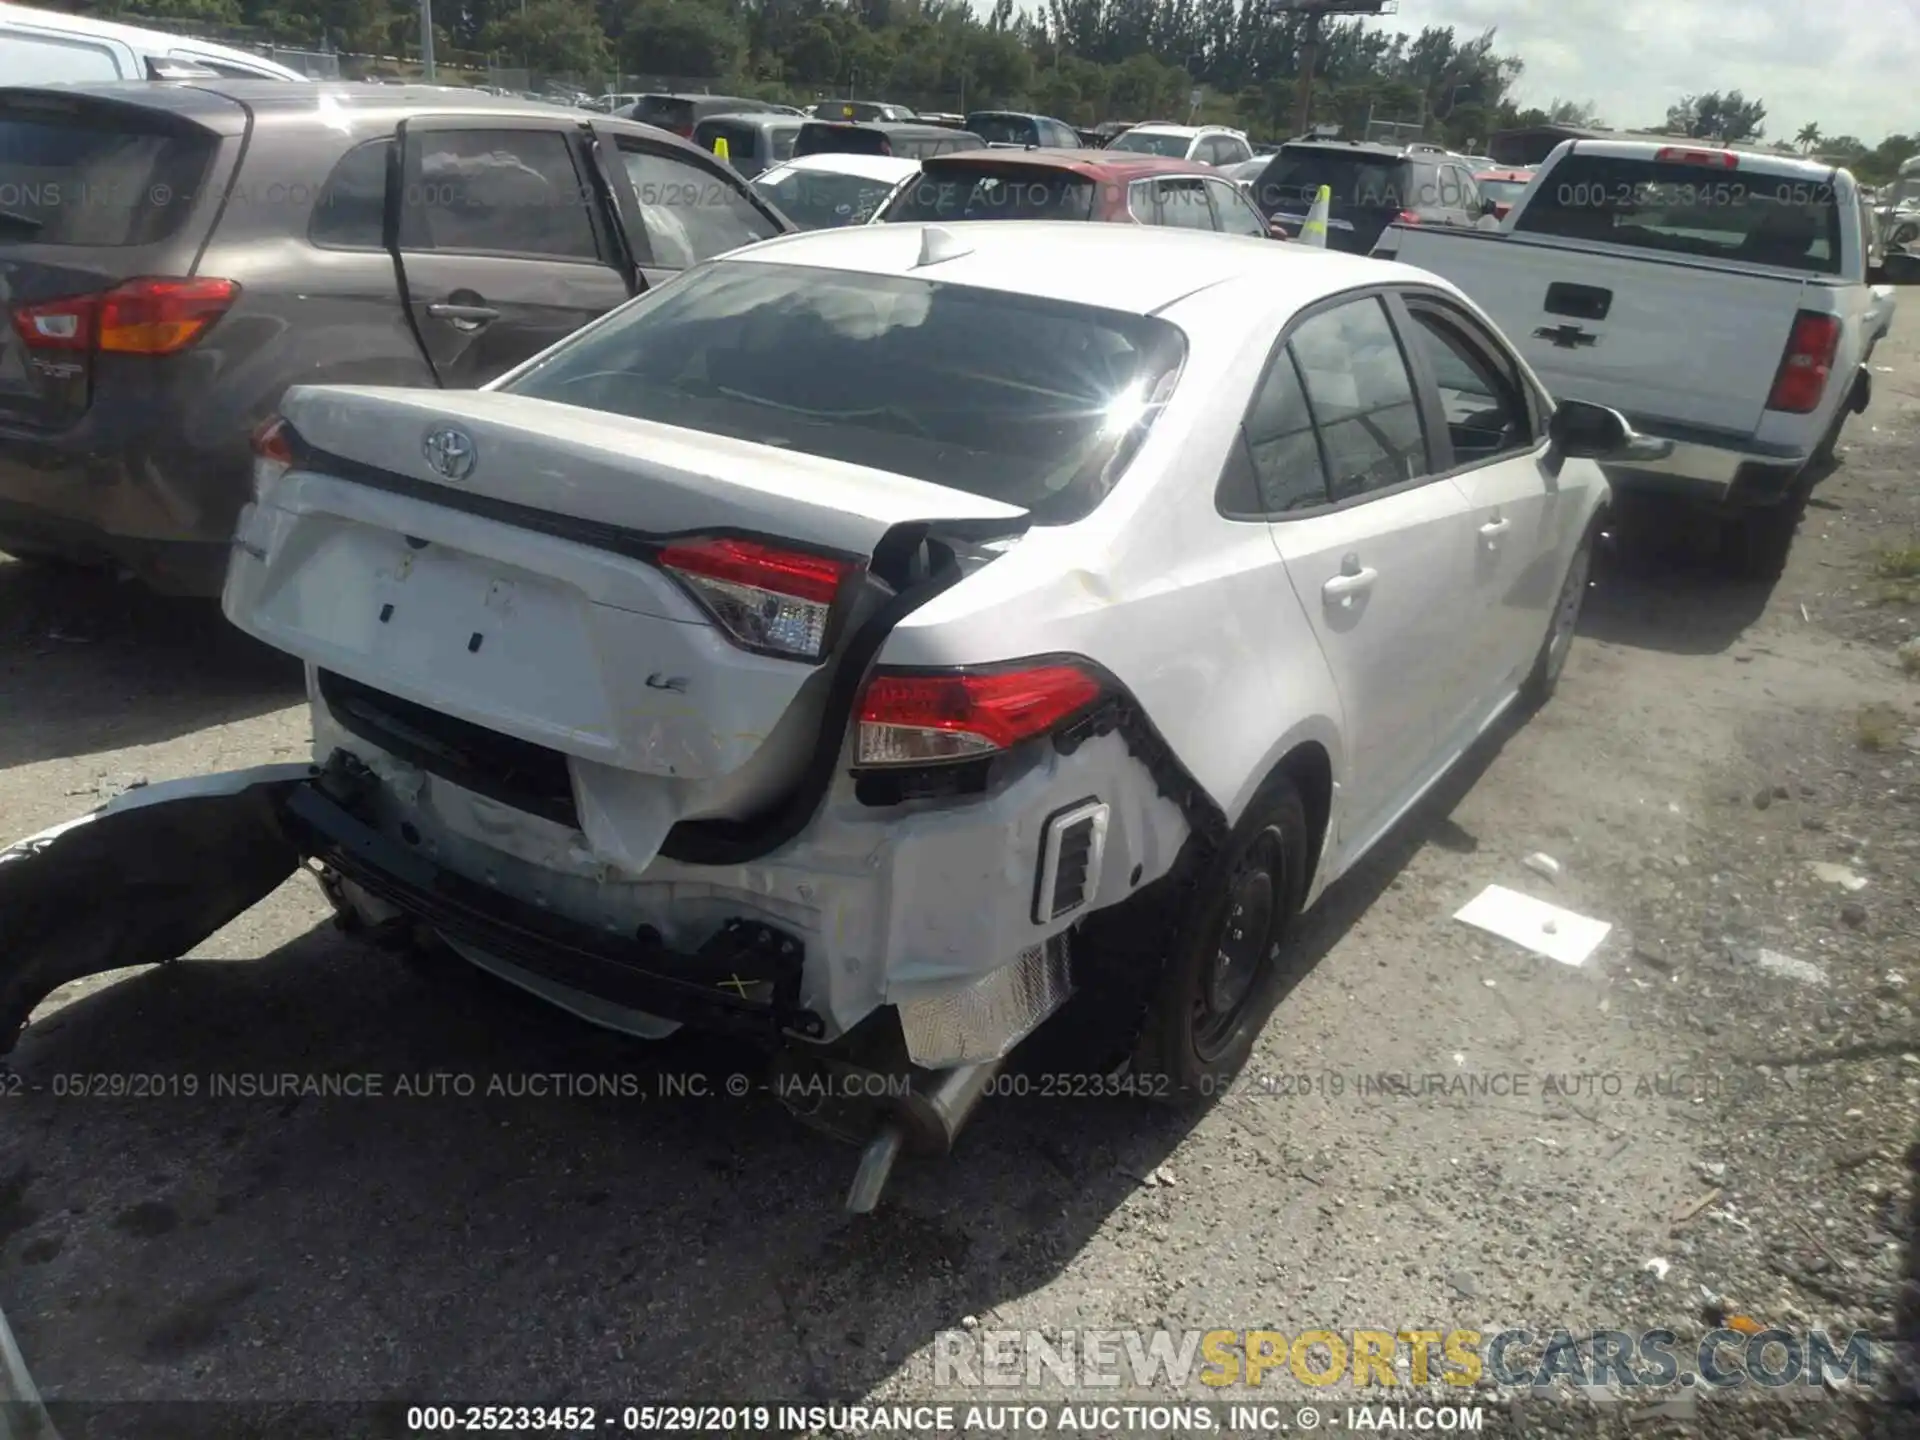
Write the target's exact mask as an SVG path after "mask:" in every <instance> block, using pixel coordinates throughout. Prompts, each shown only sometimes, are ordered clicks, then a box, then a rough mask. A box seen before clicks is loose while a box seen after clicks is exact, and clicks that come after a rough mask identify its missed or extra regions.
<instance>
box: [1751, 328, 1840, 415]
mask: <svg viewBox="0 0 1920 1440" xmlns="http://www.w3.org/2000/svg"><path fill="white" fill-rule="evenodd" d="M1839 348H1840V322H1839V321H1838V320H1837V319H1835V318H1834V317H1833V316H1831V315H1820V314H1816V313H1815V312H1813V311H1811V310H1802V311H1801V312H1800V313H1799V314H1798V315H1796V316H1794V317H1793V331H1792V333H1791V334H1790V335H1788V337H1787V353H1786V354H1784V355H1782V356H1781V357H1780V370H1779V373H1778V374H1776V375H1775V376H1774V378H1773V393H1772V394H1771V395H1769V396H1767V408H1768V409H1769V410H1784V411H1786V412H1787V413H1788V414H1790V415H1807V414H1811V413H1812V412H1813V411H1815V410H1817V409H1819V408H1820V398H1821V396H1823V395H1825V394H1826V393H1827V377H1828V376H1830V375H1831V374H1832V373H1833V356H1834V352H1835V351H1836V350H1838V349H1839Z"/></svg>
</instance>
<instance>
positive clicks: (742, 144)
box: [693, 120, 763, 160]
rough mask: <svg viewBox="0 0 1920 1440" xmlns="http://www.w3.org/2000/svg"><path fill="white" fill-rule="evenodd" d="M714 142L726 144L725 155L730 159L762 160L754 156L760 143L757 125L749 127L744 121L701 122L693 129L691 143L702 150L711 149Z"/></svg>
mask: <svg viewBox="0 0 1920 1440" xmlns="http://www.w3.org/2000/svg"><path fill="white" fill-rule="evenodd" d="M715 140H725V141H726V142H727V153H728V155H729V157H730V158H732V159H735V160H753V159H758V158H763V157H760V156H757V155H756V154H755V151H756V150H757V149H758V148H759V141H760V127H759V126H758V125H750V124H748V123H747V122H746V121H744V120H702V121H701V122H700V123H699V124H698V125H696V126H694V127H693V142H694V144H696V145H698V146H699V147H700V148H701V149H702V150H711V149H713V142H714V141H715Z"/></svg>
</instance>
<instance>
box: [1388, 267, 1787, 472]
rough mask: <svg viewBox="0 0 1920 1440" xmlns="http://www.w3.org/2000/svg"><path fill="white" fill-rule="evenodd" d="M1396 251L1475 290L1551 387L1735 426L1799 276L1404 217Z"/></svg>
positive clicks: (1750, 407)
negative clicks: (1430, 225) (1422, 226)
mask: <svg viewBox="0 0 1920 1440" xmlns="http://www.w3.org/2000/svg"><path fill="white" fill-rule="evenodd" d="M1435 242H1438V243H1437V244H1436V243H1435ZM1442 247H1444V249H1445V253H1444V254H1442V253H1441V251H1442ZM1400 259H1402V260H1403V261H1405V262H1407V263H1408V264H1411V265H1420V266H1423V267H1426V268H1429V269H1432V270H1434V271H1435V272H1436V273H1438V274H1441V275H1444V276H1445V277H1446V278H1447V279H1449V280H1452V281H1453V282H1454V283H1455V284H1456V285H1458V286H1460V288H1461V289H1463V290H1465V291H1466V292H1467V293H1468V294H1469V295H1471V296H1473V297H1474V299H1475V300H1477V301H1478V302H1479V303H1480V305H1481V307H1482V308H1483V309H1485V310H1486V311H1487V313H1488V314H1489V315H1491V316H1492V317H1493V319H1494V321H1495V322H1496V323H1497V324H1498V325H1499V326H1500V328H1501V329H1502V330H1503V331H1505V332H1506V334H1507V337H1508V338H1509V339H1510V340H1512V341H1513V343H1514V344H1515V345H1516V346H1517V347H1518V348H1519V350H1520V353H1521V354H1522V355H1524V356H1525V357H1526V359H1527V362H1528V363H1529V364H1530V365H1532V366H1533V368H1534V371H1535V372H1536V373H1537V374H1538V375H1539V376H1540V379H1541V381H1542V382H1543V383H1544V384H1545V385H1546V387H1547V389H1548V390H1549V391H1550V392H1552V394H1554V395H1555V396H1557V397H1560V396H1564V397H1567V398H1571V399H1580V400H1590V401H1592V402H1593V403H1595V404H1598V405H1608V406H1611V407H1613V408H1614V409H1616V410H1619V411H1622V412H1623V413H1625V414H1627V415H1629V416H1632V417H1634V418H1636V419H1674V420H1684V421H1685V422H1686V423H1688V424H1691V425H1698V426H1706V427H1710V428H1713V429H1717V430H1726V431H1729V432H1737V433H1739V434H1750V433H1752V432H1753V431H1754V430H1755V429H1757V428H1758V426H1759V424H1760V420H1761V416H1762V414H1763V413H1764V411H1765V407H1766V402H1767V395H1768V393H1769V392H1770V391H1771V390H1772V388H1773V380H1774V375H1775V372H1776V371H1777V370H1778V369H1779V367H1780V357H1781V354H1782V353H1783V352H1784V350H1785V349H1786V344H1787V336H1788V334H1789V332H1790V331H1791V330H1792V328H1793V317H1794V315H1795V313H1796V312H1797V311H1798V310H1799V309H1800V307H1801V305H1802V304H1803V303H1805V293H1806V291H1807V289H1808V282H1806V281H1804V280H1798V279H1794V278H1791V277H1787V276H1777V275H1754V274H1741V273H1739V272H1737V271H1734V270H1728V269H1721V268H1718V267H1716V266H1712V265H1702V264H1688V263H1684V262H1673V261H1668V260H1664V259H1655V258H1651V257H1649V256H1645V255H1637V256H1633V257H1631V258H1629V257H1627V256H1624V255H1621V256H1614V255H1608V254H1601V253H1595V252H1594V251H1591V250H1588V251H1581V252H1574V251H1569V250H1563V249H1561V248H1560V247H1558V246H1555V245H1552V244H1543V243H1539V242H1534V241H1530V240H1528V239H1526V238H1525V237H1522V236H1514V235H1488V236H1485V237H1481V236H1476V235H1458V234H1455V235H1445V234H1439V233H1434V232H1428V233H1421V232H1419V231H1413V230H1409V231H1408V232H1406V233H1405V234H1404V236H1403V238H1402V243H1401V248H1400ZM1429 260H1431V263H1429ZM1815 308H1823V307H1815Z"/></svg>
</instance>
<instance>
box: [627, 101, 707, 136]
mask: <svg viewBox="0 0 1920 1440" xmlns="http://www.w3.org/2000/svg"><path fill="white" fill-rule="evenodd" d="M633 118H634V119H636V120H638V121H640V122H641V123H642V124H646V125H658V126H659V127H660V128H661V129H662V130H689V129H691V128H692V127H693V102H692V101H691V100H678V99H675V98H674V97H673V96H671V95H642V96H641V97H640V99H639V100H638V101H637V102H635V104H634V107H633Z"/></svg>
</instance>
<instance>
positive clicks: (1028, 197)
mask: <svg viewBox="0 0 1920 1440" xmlns="http://www.w3.org/2000/svg"><path fill="white" fill-rule="evenodd" d="M878 219H879V220H880V221H883V222H885V223H889V224H895V223H915V222H940V223H946V222H952V221H961V220H1088V221H1094V222H1100V223H1107V224H1122V225H1156V226H1167V227H1170V228H1174V229H1185V230H1212V231H1220V232H1223V233H1226V234H1229V235H1258V236H1264V235H1266V234H1267V233H1268V231H1267V225H1266V222H1265V220H1264V219H1262V218H1261V215H1260V212H1259V211H1258V210H1256V209H1255V208H1254V206H1253V203H1252V201H1250V200H1249V199H1248V198H1247V197H1246V195H1245V193H1244V192H1243V191H1242V190H1241V189H1240V187H1239V186H1238V185H1236V184H1235V183H1234V182H1233V181H1232V180H1230V179H1228V178H1227V177H1226V176H1225V175H1222V174H1221V173H1220V172H1219V171H1218V170H1216V169H1214V168H1213V167H1212V166H1211V165H1204V164H1201V163H1200V162H1198V161H1193V160H1169V159H1166V158H1164V157H1162V156H1158V155H1140V154H1118V153H1115V152H1114V151H1112V150H977V151H972V152H969V153H967V154H963V155H943V156H941V157H939V158H938V159H933V160H927V161H923V162H922V164H921V166H920V178H919V179H918V180H917V181H915V182H914V183H913V184H911V185H908V186H906V187H905V188H904V189H902V190H901V191H900V193H899V194H897V195H895V196H894V198H893V199H892V200H891V201H889V202H888V204H887V206H886V208H885V209H884V210H882V211H881V212H880V215H879V216H878Z"/></svg>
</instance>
